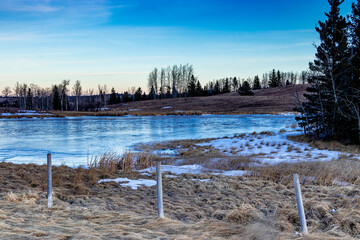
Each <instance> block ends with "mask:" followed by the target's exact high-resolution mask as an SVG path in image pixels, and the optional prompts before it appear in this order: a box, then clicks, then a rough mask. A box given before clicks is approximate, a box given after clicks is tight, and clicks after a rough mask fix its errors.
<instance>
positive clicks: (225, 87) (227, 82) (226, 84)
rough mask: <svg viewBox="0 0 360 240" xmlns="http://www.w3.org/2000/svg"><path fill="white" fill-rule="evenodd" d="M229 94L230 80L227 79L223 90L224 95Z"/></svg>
mask: <svg viewBox="0 0 360 240" xmlns="http://www.w3.org/2000/svg"><path fill="white" fill-rule="evenodd" d="M229 92H230V84H229V79H228V78H226V79H225V84H224V88H223V93H229Z"/></svg>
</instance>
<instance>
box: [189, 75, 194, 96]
mask: <svg viewBox="0 0 360 240" xmlns="http://www.w3.org/2000/svg"><path fill="white" fill-rule="evenodd" d="M195 91H196V79H195V77H194V75H191V78H190V82H189V84H188V93H189V97H193V96H195Z"/></svg>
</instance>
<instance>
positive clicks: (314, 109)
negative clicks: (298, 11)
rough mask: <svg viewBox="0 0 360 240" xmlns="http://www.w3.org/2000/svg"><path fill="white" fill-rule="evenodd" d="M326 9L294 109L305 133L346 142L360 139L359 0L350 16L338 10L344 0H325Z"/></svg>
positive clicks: (357, 141) (356, 141)
mask: <svg viewBox="0 0 360 240" xmlns="http://www.w3.org/2000/svg"><path fill="white" fill-rule="evenodd" d="M328 2H329V5H330V11H329V12H327V13H325V15H326V20H325V21H319V22H318V26H317V27H316V31H317V32H318V34H319V36H320V44H319V45H317V46H316V55H315V60H314V61H313V62H310V63H309V68H310V71H311V72H313V74H312V75H311V76H310V78H309V79H308V81H309V83H310V84H311V86H310V87H309V88H308V89H307V93H306V94H305V97H306V99H307V101H306V102H303V103H300V104H299V107H298V108H297V110H299V111H300V112H301V113H302V115H301V117H298V118H297V120H298V121H299V125H300V126H301V127H303V129H304V132H305V133H306V134H308V135H311V136H314V137H316V138H321V139H325V140H340V141H343V142H347V143H359V142H360V1H359V0H358V1H357V2H356V3H355V2H354V3H353V4H352V13H351V15H350V16H347V17H345V16H342V15H341V14H340V5H341V4H342V3H343V2H344V0H328Z"/></svg>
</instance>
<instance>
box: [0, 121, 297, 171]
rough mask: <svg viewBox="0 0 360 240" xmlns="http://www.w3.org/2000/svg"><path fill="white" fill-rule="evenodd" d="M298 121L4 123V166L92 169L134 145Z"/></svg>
mask: <svg viewBox="0 0 360 240" xmlns="http://www.w3.org/2000/svg"><path fill="white" fill-rule="evenodd" d="M293 123H295V119H294V116H282V115H203V116H145V117H144V116H139V117H137V116H124V117H76V118H75V117H74V118H47V119H37V118H32V119H25V118H24V119H0V129H1V130H0V161H6V162H13V163H37V164H44V163H45V162H46V154H47V153H48V152H51V153H52V154H53V162H54V164H55V165H60V164H65V165H68V166H71V167H73V166H78V165H87V159H88V158H90V157H91V156H94V155H99V154H102V153H104V152H106V151H119V152H123V151H125V150H126V149H129V148H131V146H132V145H133V144H135V143H139V142H150V141H163V140H172V139H199V138H211V137H224V136H232V135H233V134H235V133H251V132H254V131H255V132H261V131H279V130H280V129H282V128H286V127H289V126H290V125H291V124H293Z"/></svg>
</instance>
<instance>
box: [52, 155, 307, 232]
mask: <svg viewBox="0 0 360 240" xmlns="http://www.w3.org/2000/svg"><path fill="white" fill-rule="evenodd" d="M293 179H294V186H295V195H296V204H297V208H298V212H299V218H300V227H301V233H302V234H307V233H308V230H307V225H306V218H305V212H304V206H303V201H302V196H301V188H300V181H299V175H298V174H293ZM156 192H157V207H158V217H159V218H164V206H163V205H164V204H163V191H162V174H161V161H156ZM52 206H53V200H52V169H51V153H48V154H47V207H48V208H52Z"/></svg>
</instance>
